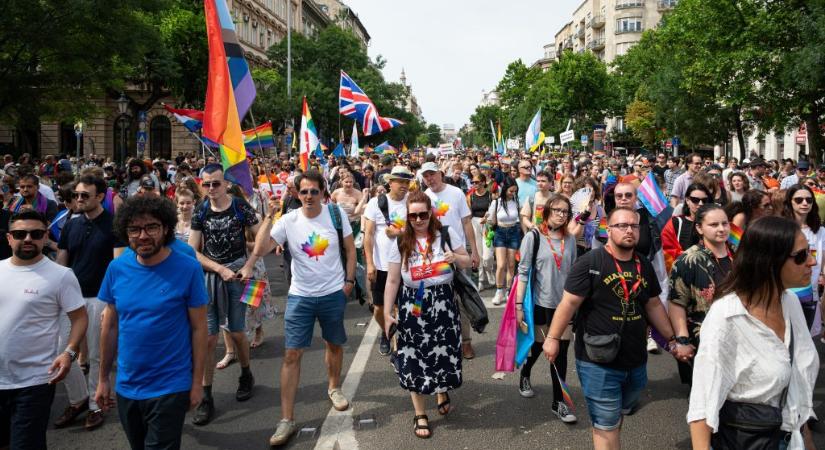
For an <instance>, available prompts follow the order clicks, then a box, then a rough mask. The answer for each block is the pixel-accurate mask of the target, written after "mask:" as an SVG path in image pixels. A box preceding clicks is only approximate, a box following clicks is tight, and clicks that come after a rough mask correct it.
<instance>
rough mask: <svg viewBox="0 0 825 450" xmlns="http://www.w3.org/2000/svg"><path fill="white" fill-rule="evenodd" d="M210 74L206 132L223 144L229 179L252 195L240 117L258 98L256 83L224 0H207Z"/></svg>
mask: <svg viewBox="0 0 825 450" xmlns="http://www.w3.org/2000/svg"><path fill="white" fill-rule="evenodd" d="M203 5H204V11H205V13H206V38H207V43H208V44H209V77H208V83H207V87H206V109H205V110H204V114H203V135H204V137H206V138H207V139H209V140H211V141H214V142H216V143H217V144H218V145H219V146H220V152H221V163H222V164H223V170H224V176H225V177H226V179H227V180H229V181H232V182H233V183H235V184H238V185H240V186H241V187H242V188H243V189H244V191H246V193H247V194H248V195H252V173H251V172H250V170H249V162H248V161H247V159H246V158H247V154H246V147H244V136H243V132H242V131H241V120H242V119H243V117H244V116H245V115H246V113H247V112H248V111H249V108H250V106H252V102H253V101H254V100H255V95H256V93H255V84H254V83H253V82H252V74H251V73H250V72H249V66H248V65H247V63H246V60H245V59H244V56H243V50H242V49H241V45H240V43H239V42H238V36H237V35H236V34H235V24H234V23H233V21H232V15H231V14H230V13H229V8H227V6H226V2H225V1H224V0H205V1H204V4H203Z"/></svg>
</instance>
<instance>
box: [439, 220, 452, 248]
mask: <svg viewBox="0 0 825 450" xmlns="http://www.w3.org/2000/svg"><path fill="white" fill-rule="evenodd" d="M445 246H446V247H447V248H449V249H450V251H453V243H452V242H450V226H449V225H442V226H441V251H442V252H446V251H447V250H446V248H445Z"/></svg>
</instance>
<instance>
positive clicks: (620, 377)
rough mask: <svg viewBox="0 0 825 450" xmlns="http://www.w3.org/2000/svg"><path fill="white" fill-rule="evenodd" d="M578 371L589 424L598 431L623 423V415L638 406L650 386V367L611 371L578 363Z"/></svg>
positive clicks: (606, 368)
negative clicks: (648, 385)
mask: <svg viewBox="0 0 825 450" xmlns="http://www.w3.org/2000/svg"><path fill="white" fill-rule="evenodd" d="M576 371H577V372H579V380H580V381H581V384H582V393H583V394H584V399H585V401H586V402H587V411H588V413H590V422H591V423H592V424H593V428H596V429H599V430H605V431H610V430H615V429H617V428H619V425H621V423H622V414H629V413H630V412H631V411H633V409H635V408H636V406H637V405H638V403H639V397H640V396H641V394H642V389H644V387H645V385H647V366H646V365H644V364H643V365H641V366H639V367H636V368H634V369H630V370H620V369H611V368H609V367H605V366H602V365H600V364H595V363H591V362H586V361H580V360H578V359H577V360H576Z"/></svg>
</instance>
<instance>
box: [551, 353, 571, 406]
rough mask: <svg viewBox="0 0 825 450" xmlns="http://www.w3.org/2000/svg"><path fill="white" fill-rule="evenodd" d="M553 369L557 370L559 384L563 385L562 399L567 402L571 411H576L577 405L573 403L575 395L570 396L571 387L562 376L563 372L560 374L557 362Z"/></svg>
mask: <svg viewBox="0 0 825 450" xmlns="http://www.w3.org/2000/svg"><path fill="white" fill-rule="evenodd" d="M553 370H554V371H555V372H556V377H558V379H559V384H560V385H561V397H562V400H564V403H566V404H567V406H568V407H569V408H570V410H571V411H573V412H576V406H575V405H574V404H573V397H571V396H570V388H568V387H567V383H565V382H564V378H562V377H561V374H559V369H557V368H556V365H555V364H553Z"/></svg>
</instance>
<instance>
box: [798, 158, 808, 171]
mask: <svg viewBox="0 0 825 450" xmlns="http://www.w3.org/2000/svg"><path fill="white" fill-rule="evenodd" d="M796 168H797V169H810V168H811V163H809V162H808V161H807V160H804V159H803V160H801V161H799V162H798V163H797V164H796Z"/></svg>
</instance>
